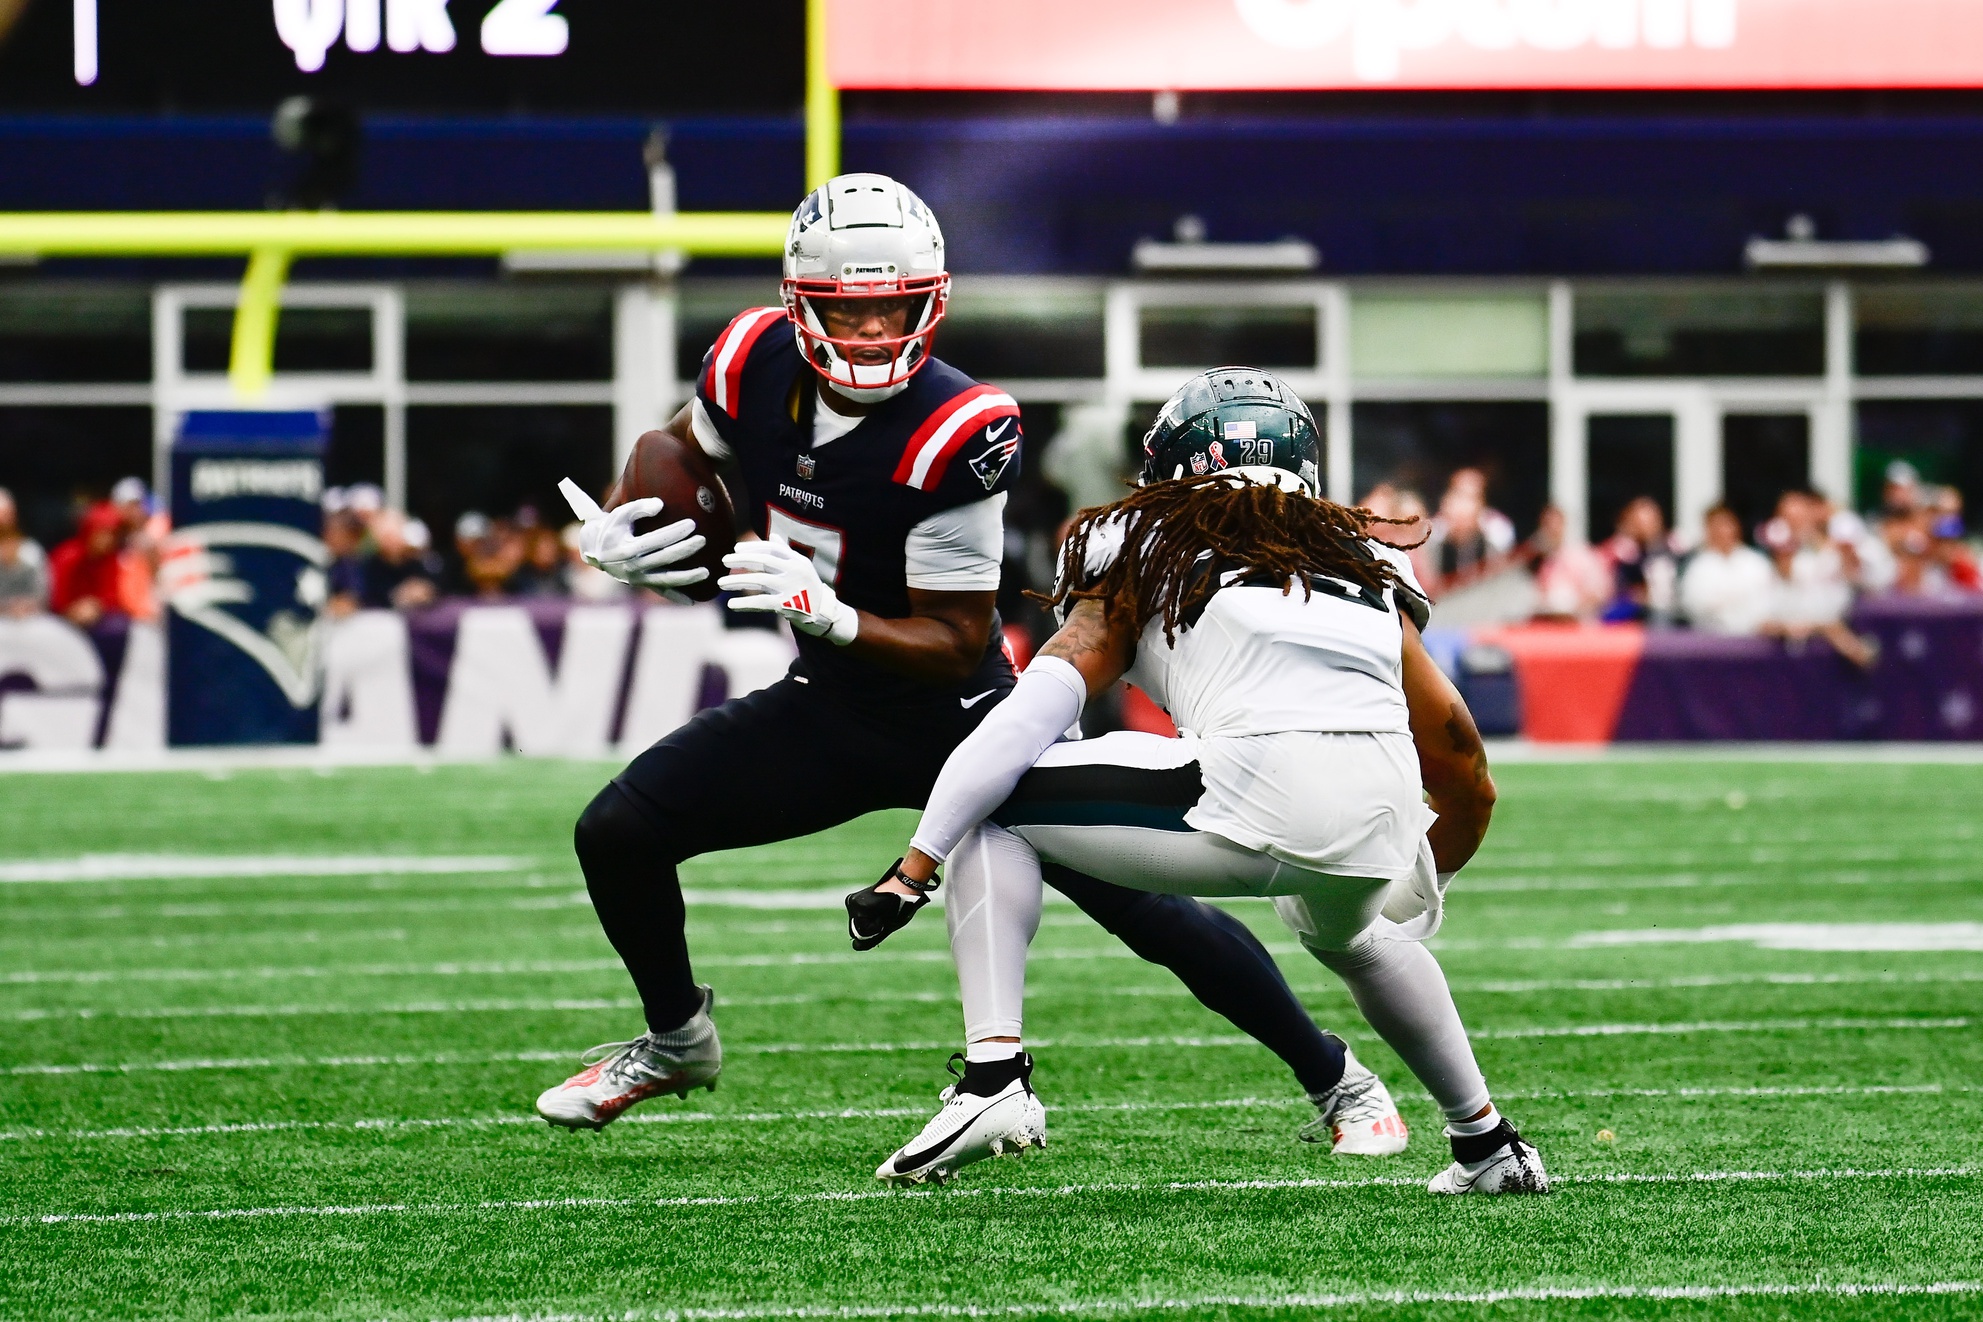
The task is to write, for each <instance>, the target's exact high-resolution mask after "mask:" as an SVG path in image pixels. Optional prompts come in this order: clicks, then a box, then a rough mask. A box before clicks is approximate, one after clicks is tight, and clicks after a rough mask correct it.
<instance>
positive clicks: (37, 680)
mask: <svg viewBox="0 0 1983 1322" xmlns="http://www.w3.org/2000/svg"><path fill="white" fill-rule="evenodd" d="M1853 624H1854V627H1856V628H1858V629H1859V630H1861V631H1862V632H1870V633H1872V634H1873V635H1874V636H1875V637H1877V638H1878V639H1879V640H1880V646H1881V651H1880V659H1879V663H1878V664H1877V665H1876V666H1875V668H1874V669H1873V670H1872V671H1871V672H1870V673H1866V672H1862V671H1859V670H1858V669H1856V668H1854V667H1853V666H1852V665H1851V664H1849V663H1848V662H1846V661H1845V660H1843V659H1842V658H1840V657H1839V656H1837V655H1836V654H1835V653H1833V652H1832V650H1831V649H1830V647H1828V646H1827V645H1826V644H1825V643H1823V642H1822V641H1818V640H1813V641H1812V642H1810V643H1808V644H1806V645H1804V646H1802V647H1792V646H1786V645H1785V644H1784V643H1782V642H1779V641H1776V640H1774V639H1767V638H1719V637H1714V636H1712V635H1708V634H1698V633H1689V632H1685V631H1674V632H1657V631H1654V632H1648V631H1646V630H1643V629H1638V628H1632V627H1614V628H1588V629H1577V628H1559V627H1550V626H1531V627H1526V628H1513V629H1489V630H1480V631H1478V632H1477V633H1476V634H1475V635H1474V636H1475V638H1476V639H1477V640H1479V641H1482V642H1490V643H1493V644H1494V645H1496V646H1499V647H1501V648H1504V649H1506V651H1507V652H1508V653H1509V654H1511V655H1512V656H1513V658H1514V665H1515V674H1514V678H1515V681H1516V686H1517V688H1518V690H1519V695H1520V710H1521V730H1520V732H1521V733H1522V734H1523V735H1524V736H1526V737H1527V738H1530V739H1534V740H1537V741H1538V742H1544V743H1605V742H1610V741H1613V740H1625V741H1655V742H1686V741H1700V740H1737V741H1740V740H1770V741H1783V742H1796V741H1839V740H1868V741H1882V740H1893V741H1909V740H1938V741H1949V740H1976V739H1983V603H1977V602H1970V601H1932V600H1921V599H1917V598H1909V599H1898V598H1887V599H1873V600H1869V601H1866V602H1862V603H1861V604H1860V606H1859V609H1858V610H1857V611H1856V612H1855V614H1854V617H1853ZM326 650H327V665H326V668H325V676H324V705H323V735H322V742H323V744H324V745H325V746H326V747H334V748H342V749H364V750H372V751H377V752H387V753H390V752H391V751H393V750H398V749H403V750H407V751H412V750H415V749H421V748H425V749H430V750H432V751H434V752H439V753H444V754H448V755H451V756H464V757H466V756H478V755H494V754H497V753H500V752H503V751H505V750H514V751H516V752H520V753H530V754H539V755H552V756H577V757H588V756H600V757H603V756H627V755H630V754H632V753H634V752H638V751H639V750H640V749H642V748H645V747H646V746H647V745H648V744H650V743H652V742H653V741H654V740H656V739H658V738H660V737H661V736H662V735H665V734H667V733H668V732H669V731H670V730H673V729H674V728H675V727H676V726H678V725H680V724H682V723H683V722H684V721H686V720H688V719H689V717H691V716H693V715H694V714H695V713H696V712H697V711H698V710H700V709H701V708H703V707H706V706H710V705H713V704H714V703H717V702H720V701H722V700H723V699H724V698H725V697H727V696H729V695H731V694H738V693H746V692H750V691H751V690H753V689H757V688H762V687H763V686H764V685H766V684H769V683H771V682H772V681H774V680H776V679H777V678H778V677H779V676H780V675H782V674H784V672H785V668H786V666H788V665H789V664H790V662H791V658H792V655H793V650H792V645H791V641H790V639H789V638H788V637H787V636H786V635H785V634H783V633H773V632H770V631H768V630H762V629H727V628H725V627H724V620H723V617H722V616H721V614H720V613H719V612H718V609H717V608H716V607H715V606H660V605H656V606H648V607H635V606H624V605H604V606H583V605H572V604H570V603H566V602H559V601H530V602H510V603H503V604H485V603H470V602H449V603H446V604H443V605H440V606H436V607H434V608H432V609H430V610H425V611H418V612H412V613H409V614H404V615H402V614H399V613H396V612H392V611H364V612H360V613H359V614H357V615H354V616H352V617H350V618H349V619H346V620H342V621H339V622H338V623H337V624H336V625H334V626H333V627H332V630H331V634H330V639H329V644H328V647H327V649H326ZM164 674H165V666H164V646H163V643H162V642H161V639H160V635H159V630H158V629H157V627H156V626H150V625H142V624H139V625H129V624H121V625H118V626H114V627H110V628H105V629H102V630H98V631H97V632H96V633H95V634H93V635H91V634H85V633H83V632H82V631H80V630H78V629H76V628H74V627H73V626H71V625H70V624H68V623H67V622H65V621H63V620H60V619H57V618H55V617H53V616H38V617H35V618H32V619H27V620H0V749H7V748H35V749H87V748H98V747H100V748H107V749H114V750H119V751H127V752H129V751H143V750H146V749H154V748H162V747H163V746H164V728H165V718H164V711H165V703H164ZM3 755H4V753H0V756H3Z"/></svg>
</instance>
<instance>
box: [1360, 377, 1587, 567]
mask: <svg viewBox="0 0 1983 1322" xmlns="http://www.w3.org/2000/svg"><path fill="white" fill-rule="evenodd" d="M1350 437H1351V455H1352V462H1353V467H1352V487H1353V498H1354V499H1358V500H1360V499H1362V498H1363V496H1364V494H1365V493H1366V492H1368V491H1369V490H1370V489H1371V488H1372V487H1375V486H1376V485H1378V484H1379V483H1380V482H1388V483H1390V484H1391V485H1392V486H1394V487H1398V488H1400V489H1401V490H1409V491H1415V492H1417V493H1418V494H1419V496H1420V498H1421V499H1423V500H1424V501H1425V503H1426V506H1427V508H1429V509H1437V508H1438V505H1439V498H1440V496H1441V495H1442V494H1444V492H1445V490H1446V484H1447V483H1448V482H1449V481H1450V480H1451V478H1452V476H1453V474H1454V473H1455V472H1456V471H1458V470H1459V469H1462V468H1478V469H1479V470H1481V472H1482V473H1483V474H1484V475H1485V476H1486V478H1487V503H1488V504H1489V505H1491V506H1493V507H1494V508H1495V509H1498V510H1500V511H1501V512H1502V513H1503V514H1506V515H1507V516H1508V517H1509V518H1510V519H1511V520H1513V521H1514V524H1515V531H1516V533H1517V534H1518V535H1519V536H1522V537H1526V536H1528V535H1529V534H1530V533H1532V532H1534V531H1535V525H1536V520H1537V519H1539V518H1540V517H1541V515H1542V507H1543V506H1544V505H1546V504H1547V503H1548V502H1549V406H1548V405H1547V404H1544V403H1542V402H1540V401H1527V400H1520V401H1502V400H1494V401H1479V402H1466V401H1463V402H1452V401H1443V400H1442V401H1438V402H1413V403H1362V404H1357V405H1356V406H1355V407H1354V408H1353V409H1352V410H1351V413H1350Z"/></svg>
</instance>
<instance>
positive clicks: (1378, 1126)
mask: <svg viewBox="0 0 1983 1322" xmlns="http://www.w3.org/2000/svg"><path fill="white" fill-rule="evenodd" d="M1308 1100H1309V1101H1311V1102H1313V1103H1315V1109H1316V1110H1317V1111H1319V1112H1321V1114H1320V1115H1318V1116H1316V1117H1315V1119H1313V1120H1311V1121H1309V1122H1308V1123H1307V1124H1305V1125H1303V1126H1302V1127H1301V1133H1300V1134H1299V1135H1298V1137H1299V1138H1300V1139H1301V1141H1302V1142H1304V1143H1320V1142H1322V1141H1323V1140H1325V1139H1326V1140H1328V1142H1329V1145H1330V1147H1329V1151H1330V1153H1331V1155H1333V1156H1338V1157H1395V1156H1396V1155H1398V1153H1400V1152H1403V1151H1404V1150H1405V1144H1407V1143H1408V1142H1410V1141H1411V1130H1410V1129H1408V1128H1406V1127H1405V1118H1404V1117H1403V1116H1401V1115H1399V1114H1398V1106H1397V1103H1395V1102H1393V1101H1392V1100H1391V1090H1390V1089H1389V1088H1386V1087H1385V1086H1384V1080H1382V1079H1380V1078H1378V1077H1377V1076H1376V1075H1375V1074H1373V1073H1372V1072H1371V1071H1370V1069H1369V1068H1368V1067H1367V1066H1365V1065H1364V1064H1362V1063H1361V1062H1360V1061H1358V1060H1357V1058H1356V1055H1355V1053H1353V1052H1349V1051H1345V1052H1344V1059H1343V1077H1342V1081H1341V1082H1339V1083H1338V1084H1337V1085H1336V1086H1335V1087H1333V1088H1331V1089H1330V1090H1329V1091H1328V1092H1319V1093H1310V1094H1309V1095H1308Z"/></svg>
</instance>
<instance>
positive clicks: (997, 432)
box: [985, 418, 1012, 441]
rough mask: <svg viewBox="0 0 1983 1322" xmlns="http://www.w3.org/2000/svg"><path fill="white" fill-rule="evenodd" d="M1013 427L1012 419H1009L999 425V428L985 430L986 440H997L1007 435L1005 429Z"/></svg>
mask: <svg viewBox="0 0 1983 1322" xmlns="http://www.w3.org/2000/svg"><path fill="white" fill-rule="evenodd" d="M1011 425H1012V419H1010V418H1007V419H1006V420H1005V421H1003V422H1001V423H999V424H998V426H996V427H987V428H985V439H986V440H988V441H995V440H997V439H998V438H999V437H1001V436H1003V435H1005V429H1006V428H1007V427H1010V426H1011Z"/></svg>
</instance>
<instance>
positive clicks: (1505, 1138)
mask: <svg viewBox="0 0 1983 1322" xmlns="http://www.w3.org/2000/svg"><path fill="white" fill-rule="evenodd" d="M1519 1138H1521V1135H1520V1134H1518V1133H1516V1132H1515V1127H1514V1126H1513V1125H1511V1124H1509V1123H1508V1122H1507V1120H1505V1119H1504V1120H1502V1122H1501V1123H1500V1124H1498V1125H1496V1126H1495V1127H1494V1128H1492V1129H1490V1130H1488V1131H1487V1132H1486V1133H1485V1134H1449V1135H1447V1139H1446V1141H1447V1142H1449V1143H1451V1144H1452V1145H1453V1160H1454V1161H1457V1162H1459V1163H1461V1164H1462V1165H1465V1166H1471V1165H1473V1164H1474V1163H1475V1162H1477V1161H1486V1160H1487V1159H1488V1158H1489V1157H1491V1156H1493V1155H1494V1154H1495V1153H1497V1152H1499V1151H1500V1150H1501V1149H1502V1148H1505V1147H1507V1146H1508V1145H1509V1144H1510V1143H1513V1142H1515V1141H1516V1140H1517V1139H1519Z"/></svg>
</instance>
